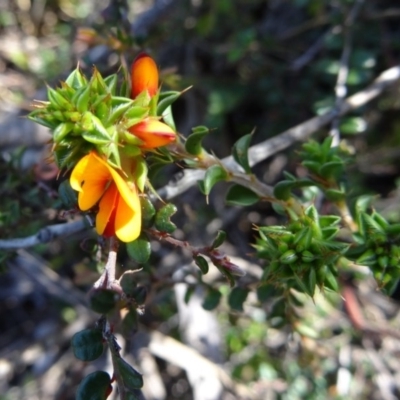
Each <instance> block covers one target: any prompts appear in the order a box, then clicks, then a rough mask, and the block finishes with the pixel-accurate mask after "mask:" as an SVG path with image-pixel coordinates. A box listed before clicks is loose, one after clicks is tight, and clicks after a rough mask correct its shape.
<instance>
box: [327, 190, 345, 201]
mask: <svg viewBox="0 0 400 400" xmlns="http://www.w3.org/2000/svg"><path fill="white" fill-rule="evenodd" d="M324 193H325V196H326V198H327V199H328V200H330V201H333V202H336V201H342V200H345V199H346V193H345V192H344V191H342V190H339V189H327V190H325V191H324Z"/></svg>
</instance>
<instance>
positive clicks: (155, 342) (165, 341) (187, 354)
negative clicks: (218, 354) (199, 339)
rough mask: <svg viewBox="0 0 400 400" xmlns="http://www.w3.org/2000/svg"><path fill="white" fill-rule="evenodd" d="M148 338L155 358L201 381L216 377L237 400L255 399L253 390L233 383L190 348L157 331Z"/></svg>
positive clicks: (213, 364)
mask: <svg viewBox="0 0 400 400" xmlns="http://www.w3.org/2000/svg"><path fill="white" fill-rule="evenodd" d="M149 336H150V338H149V339H150V340H149V345H148V348H149V350H150V352H151V353H152V354H153V355H155V356H156V357H159V358H161V359H163V360H166V361H167V362H169V363H171V364H174V365H177V366H178V367H180V368H182V369H184V370H186V371H191V372H192V373H193V374H196V375H197V376H198V378H199V379H202V377H203V376H205V375H208V374H211V375H212V376H215V377H217V378H218V379H219V380H220V382H221V383H222V384H223V385H224V387H225V388H227V389H228V390H230V391H232V392H233V393H234V394H235V395H237V396H238V397H237V398H240V399H255V398H256V394H255V392H254V390H253V389H251V388H248V387H246V386H244V385H241V384H239V383H236V382H234V381H233V380H232V378H231V376H230V375H229V374H227V373H226V372H225V371H224V370H223V369H222V368H221V367H220V366H218V365H217V364H215V363H213V362H211V361H210V360H208V359H207V358H205V357H203V356H202V355H201V354H200V353H198V352H197V351H195V350H193V349H192V348H190V347H188V346H185V345H184V344H182V343H181V342H178V341H177V340H175V339H173V338H172V337H170V336H165V335H163V334H162V333H160V332H157V331H153V332H151V333H150V334H149ZM188 360H190V362H188Z"/></svg>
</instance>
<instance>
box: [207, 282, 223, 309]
mask: <svg viewBox="0 0 400 400" xmlns="http://www.w3.org/2000/svg"><path fill="white" fill-rule="evenodd" d="M221 296H222V294H221V292H220V291H219V290H216V289H214V288H211V287H210V288H209V289H208V291H207V294H206V297H205V298H204V301H203V304H202V307H203V308H204V309H205V310H207V311H211V310H214V308H216V307H217V306H218V304H219V302H220V300H221Z"/></svg>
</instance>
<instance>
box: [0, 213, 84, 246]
mask: <svg viewBox="0 0 400 400" xmlns="http://www.w3.org/2000/svg"><path fill="white" fill-rule="evenodd" d="M87 228H88V222H87V221H85V219H80V220H78V221H74V222H70V223H63V224H56V225H49V226H46V227H44V228H42V229H40V231H38V232H37V233H35V234H34V235H32V236H28V237H25V238H16V239H1V240H0V249H1V250H17V249H26V248H28V247H32V246H36V245H38V244H43V243H48V242H51V241H52V240H54V239H57V238H60V237H65V236H69V235H72V234H73V233H77V232H81V231H83V230H85V229H87Z"/></svg>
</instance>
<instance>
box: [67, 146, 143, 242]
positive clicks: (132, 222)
mask: <svg viewBox="0 0 400 400" xmlns="http://www.w3.org/2000/svg"><path fill="white" fill-rule="evenodd" d="M70 184H71V187H72V188H73V189H74V190H76V191H78V192H79V194H78V206H79V208H80V209H81V210H82V211H87V210H89V209H91V208H92V207H94V206H95V205H96V204H97V203H98V206H99V210H98V212H97V215H96V230H97V233H99V234H100V235H103V236H106V237H110V236H114V235H115V236H117V237H118V239H120V240H121V241H123V242H131V241H133V240H135V239H137V237H138V236H139V235H140V231H141V208H140V207H141V206H140V200H139V195H138V189H137V187H136V185H135V184H134V183H131V182H128V181H127V180H126V179H125V178H124V177H122V176H121V175H120V173H119V172H118V171H117V170H115V169H114V168H112V167H111V166H110V165H108V164H107V162H106V161H104V160H103V159H101V158H100V157H99V156H98V155H97V154H96V153H95V152H94V151H91V152H90V153H89V154H87V155H86V156H84V157H82V158H81V159H80V160H79V162H78V163H77V164H76V165H75V167H74V169H73V171H72V173H71V177H70Z"/></svg>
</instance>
